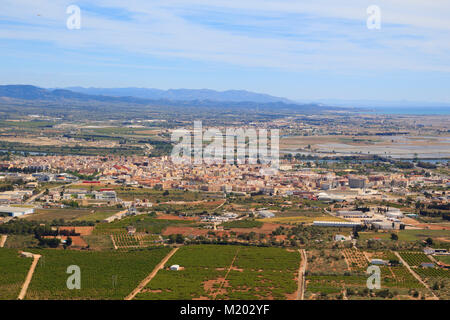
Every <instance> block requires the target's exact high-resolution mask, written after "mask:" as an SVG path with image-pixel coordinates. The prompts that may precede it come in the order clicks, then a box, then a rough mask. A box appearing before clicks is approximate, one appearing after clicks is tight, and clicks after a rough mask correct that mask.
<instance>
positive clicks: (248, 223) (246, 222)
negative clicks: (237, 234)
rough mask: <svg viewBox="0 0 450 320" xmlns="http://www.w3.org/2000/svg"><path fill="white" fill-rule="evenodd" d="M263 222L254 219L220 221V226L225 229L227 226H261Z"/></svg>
mask: <svg viewBox="0 0 450 320" xmlns="http://www.w3.org/2000/svg"><path fill="white" fill-rule="evenodd" d="M263 224H264V223H263V222H261V221H256V220H235V221H229V222H224V223H222V226H223V227H224V228H225V229H229V228H250V229H251V228H261V227H262V226H263Z"/></svg>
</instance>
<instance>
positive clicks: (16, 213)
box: [0, 207, 34, 217]
mask: <svg viewBox="0 0 450 320" xmlns="http://www.w3.org/2000/svg"><path fill="white" fill-rule="evenodd" d="M32 213H34V208H21V207H0V215H7V216H10V217H20V216H24V215H26V214H32Z"/></svg>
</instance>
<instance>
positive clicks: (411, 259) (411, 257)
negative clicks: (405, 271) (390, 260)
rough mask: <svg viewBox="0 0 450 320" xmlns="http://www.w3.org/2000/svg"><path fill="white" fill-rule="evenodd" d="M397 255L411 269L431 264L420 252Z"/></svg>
mask: <svg viewBox="0 0 450 320" xmlns="http://www.w3.org/2000/svg"><path fill="white" fill-rule="evenodd" d="M399 254H400V256H401V257H402V258H403V259H404V260H405V261H406V263H407V264H409V265H410V266H411V267H418V266H420V265H421V264H422V263H424V262H425V263H432V262H433V261H431V260H430V258H428V256H427V255H426V254H425V253H422V252H399Z"/></svg>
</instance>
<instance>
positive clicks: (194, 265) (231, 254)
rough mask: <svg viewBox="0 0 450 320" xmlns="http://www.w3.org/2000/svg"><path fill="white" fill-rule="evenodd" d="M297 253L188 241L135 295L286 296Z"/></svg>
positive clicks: (291, 285) (292, 281) (293, 289)
mask: <svg viewBox="0 0 450 320" xmlns="http://www.w3.org/2000/svg"><path fill="white" fill-rule="evenodd" d="M299 260H300V254H299V253H298V252H297V251H295V252H288V251H286V250H284V249H280V248H257V247H239V246H214V245H201V246H187V247H183V248H181V249H180V250H179V251H178V252H177V253H176V254H175V255H174V256H173V257H172V258H171V259H170V260H169V262H168V265H171V264H179V265H180V266H182V267H183V269H182V270H179V271H170V270H167V269H164V270H161V271H160V272H159V273H158V275H157V276H156V277H155V278H154V279H153V280H152V281H151V282H150V283H149V284H148V285H147V288H145V289H144V290H143V291H142V292H141V294H139V295H138V296H137V299H244V300H245V299H246V300H248V299H272V298H273V299H286V298H287V297H288V295H289V294H294V293H295V292H296V289H297V282H296V281H295V276H296V273H297V270H298V267H299V262H300V261H299Z"/></svg>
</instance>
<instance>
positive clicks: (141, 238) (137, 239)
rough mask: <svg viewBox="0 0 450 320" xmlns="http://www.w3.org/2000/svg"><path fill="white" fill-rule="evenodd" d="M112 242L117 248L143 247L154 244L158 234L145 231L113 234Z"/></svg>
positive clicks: (157, 239)
mask: <svg viewBox="0 0 450 320" xmlns="http://www.w3.org/2000/svg"><path fill="white" fill-rule="evenodd" d="M112 236H113V239H114V242H115V244H116V246H117V248H118V249H132V248H145V247H150V246H154V245H156V244H157V243H158V242H159V241H160V240H161V239H160V236H158V235H154V234H147V233H139V234H134V235H129V234H125V233H117V234H113V235H112Z"/></svg>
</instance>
